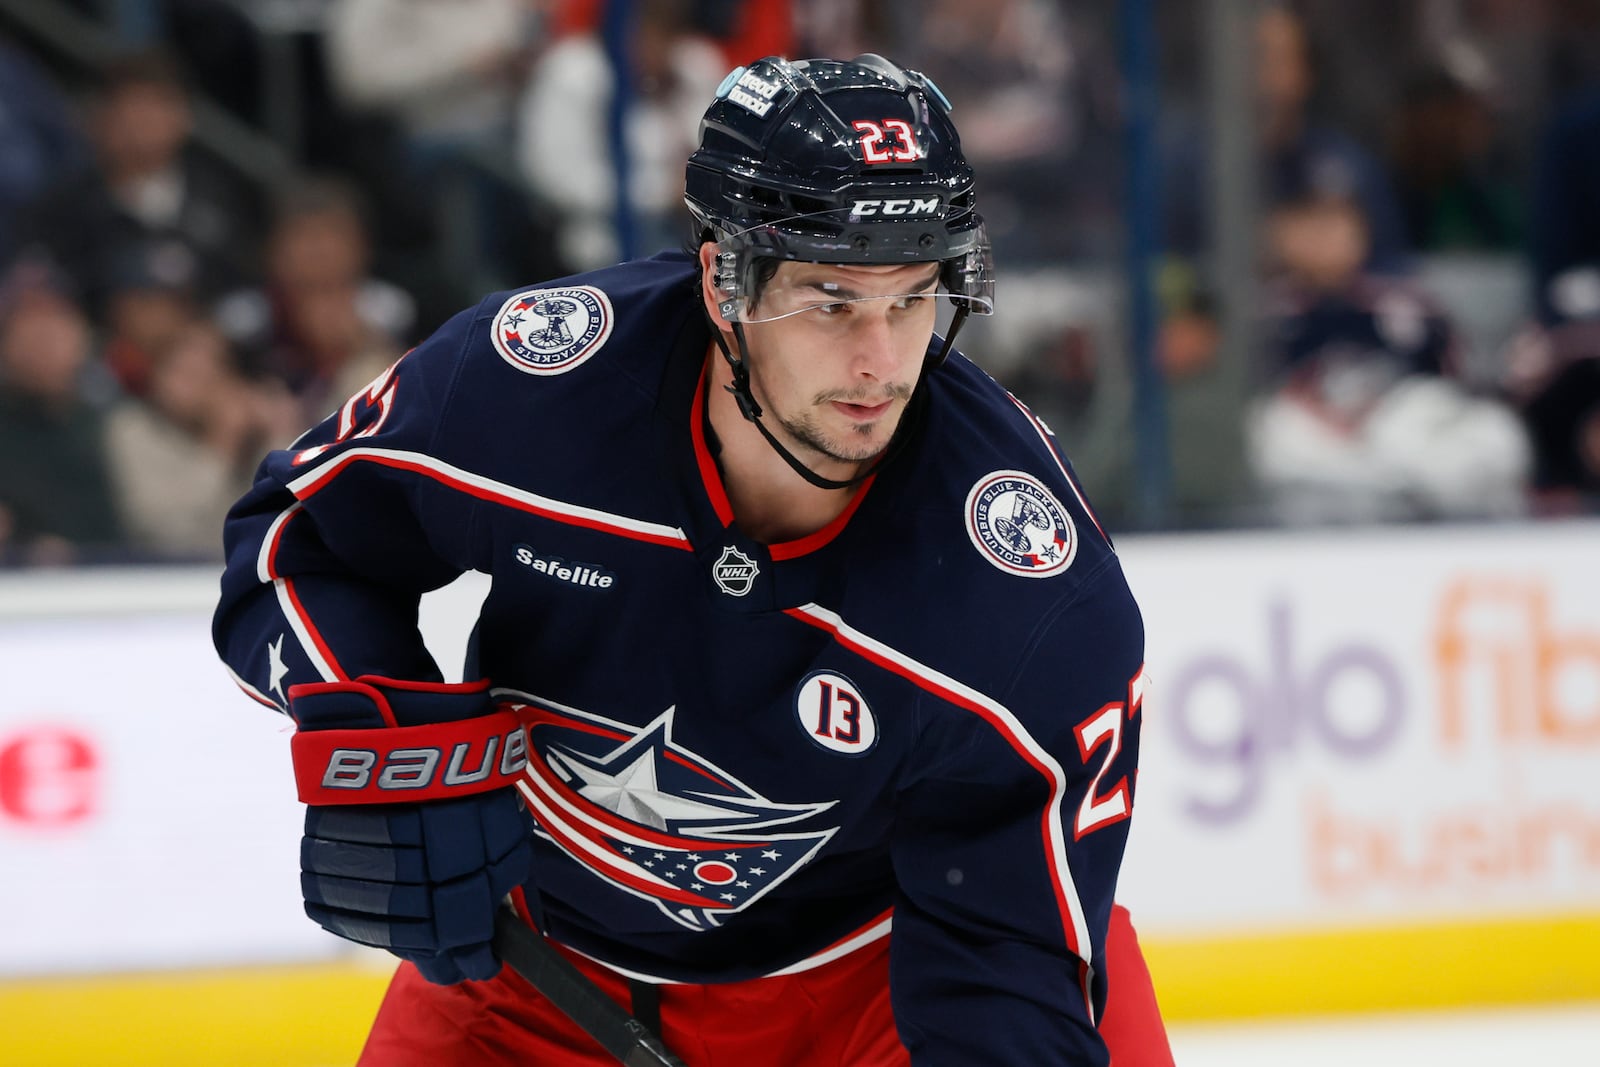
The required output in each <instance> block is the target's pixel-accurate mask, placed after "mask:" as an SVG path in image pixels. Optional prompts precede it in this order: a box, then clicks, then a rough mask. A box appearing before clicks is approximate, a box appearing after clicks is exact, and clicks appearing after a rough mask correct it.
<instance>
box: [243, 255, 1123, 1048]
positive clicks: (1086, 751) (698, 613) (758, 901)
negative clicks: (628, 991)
mask: <svg viewBox="0 0 1600 1067" xmlns="http://www.w3.org/2000/svg"><path fill="white" fill-rule="evenodd" d="M696 269H697V265H696V263H695V261H694V260H692V259H691V258H689V257H687V256H683V255H678V254H670V255H663V256H660V257H657V258H656V259H652V260H647V261H641V262H636V263H629V264H623V265H621V266H617V267H612V268H608V269H606V270H602V271H598V272H595V273H592V274H589V275H584V276H580V277H576V278H570V279H564V280H560V281H555V282H551V283H549V284H547V285H545V286H543V287H541V288H538V289H534V290H530V291H524V292H518V293H502V294H497V295H495V296H492V297H490V298H488V299H486V300H485V301H484V302H483V303H482V304H480V305H479V306H478V307H477V308H475V309H473V310H470V311H466V312H463V313H462V314H460V315H458V316H456V317H455V318H454V319H452V320H451V321H450V322H448V323H447V324H445V325H444V326H443V327H442V328H441V329H440V330H439V331H438V332H437V333H436V334H434V335H433V336H432V337H431V338H430V339H428V340H427V341H425V342H424V343H423V344H421V345H419V346H418V347H417V348H416V349H414V350H413V351H411V352H410V353H408V354H407V355H406V356H405V357H404V358H403V359H401V360H400V361H399V362H398V363H397V364H396V365H395V366H394V367H393V368H391V369H390V370H389V371H388V372H387V373H385V374H384V375H383V376H381V377H380V378H379V379H378V380H377V381H375V382H374V383H373V384H372V385H371V386H370V387H369V388H368V389H367V390H365V391H364V392H363V393H361V394H358V395H357V396H356V397H354V398H352V399H351V400H350V401H349V402H348V403H347V404H345V405H344V407H343V408H342V409H341V410H339V411H338V412H336V413H334V414H333V415H332V416H330V417H329V418H328V419H327V420H326V421H325V422H324V423H323V424H322V425H320V426H318V427H316V428H315V429H313V430H311V431H310V432H308V433H307V434H306V435H305V436H304V437H303V438H301V440H299V441H297V442H296V443H295V446H294V448H292V449H290V450H285V451H280V452H275V453H273V454H272V455H270V456H269V457H268V458H267V460H266V461H265V463H264V464H263V466H262V468H261V472H260V476H259V479H258V481H257V483H256V485H255V487H254V489H253V490H252V491H251V492H250V493H249V494H248V495H247V496H246V497H245V498H244V499H243V500H241V501H240V502H239V504H238V505H237V506H236V507H235V509H234V511H233V513H232V515H231V516H230V519H229V523H228V529H227V547H228V566H227V571H226V574H225V577H224V579H223V595H222V600H221V603H220V606H219V608H218V611H217V615H216V623H215V637H216V641H217V646H218V649H219V651H220V652H221V654H222V656H223V658H224V659H225V660H226V662H227V663H228V665H229V666H230V668H231V670H232V671H233V673H234V675H235V677H236V678H237V679H238V680H239V682H240V684H241V686H242V687H243V688H245V690H246V691H247V692H249V693H251V694H252V695H253V696H254V697H255V698H256V699H258V700H260V701H261V702H263V703H266V704H270V705H274V706H277V707H279V708H282V707H284V705H285V694H286V693H287V692H288V690H289V687H290V686H292V685H294V684H297V683H300V682H311V681H323V680H336V679H344V678H354V677H356V676H358V675H361V674H380V675H385V676H388V677H398V678H410V679H422V680H437V679H438V678H440V672H439V671H438V669H437V667H436V666H435V664H434V663H433V661H432V659H431V658H430V656H429V654H428V652H427V650H426V649H425V647H424V645H423V642H422V639H421V637H420V635H419V633H418V631H417V628H416V617H417V602H418V598H419V597H420V596H421V594H422V593H424V592H426V591H428V590H431V589H435V588H437V587H439V586H441V585H444V584H446V583H448V582H449V581H451V580H452V579H453V578H455V577H456V576H457V575H459V574H461V573H463V572H465V571H467V570H476V571H481V572H483V573H485V574H488V575H490V576H491V577H492V586H491V589H490V592H489V594H488V596H487V599H486V601H485V602H484V604H483V607H482V611H481V615H480V617H479V619H478V622H477V626H476V630H475V632H474V634H473V637H472V641H471V643H470V651H469V660H470V662H469V663H467V664H466V673H465V676H466V677H467V678H468V679H473V678H479V677H487V678H489V679H490V680H491V683H492V685H493V686H494V690H495V693H496V694H497V696H499V697H500V698H501V699H503V700H505V701H508V702H511V703H513V704H515V705H518V706H520V708H521V711H522V714H523V717H524V721H525V722H526V723H527V724H528V730H527V738H528V750H529V762H528V768H527V771H526V773H525V776H524V778H523V779H522V780H520V781H519V784H518V788H519V789H520V790H521V791H522V793H523V796H524V798H525V799H526V801H527V804H528V807H529V809H530V811H531V812H532V813H533V815H534V817H535V819H536V821H537V823H538V834H537V842H536V858H535V864H534V867H535V873H534V876H533V880H532V881H531V882H530V883H529V885H528V886H527V887H526V889H527V891H528V893H529V894H537V899H538V901H539V904H540V907H541V909H542V913H543V916H544V920H545V922H546V924H547V928H548V932H549V934H550V936H552V937H554V938H555V939H557V940H559V941H561V942H563V943H565V944H567V945H570V946H572V947H573V948H575V949H577V950H578V951H580V952H583V953H586V954H588V955H589V956H591V957H594V958H595V959H598V960H600V961H602V962H604V963H606V964H608V965H610V966H612V967H614V968H616V969H617V970H619V971H622V972H624V973H626V974H629V975H633V976H637V977H643V978H646V979H654V980H662V981H687V982H711V981H726V980H737V979H745V978H751V977H755V976H760V975H769V974H775V973H790V972H795V971H799V970H803V969H806V968H809V967H813V966H817V965H819V964H821V963H823V962H826V961H828V960H831V959H834V958H837V957H838V956H840V955H841V954H843V953H846V952H849V951H851V950H852V949H855V948H858V947H860V946H862V945H864V944H868V943H870V942H871V941H873V940H875V939H877V938H882V937H886V936H890V931H891V929H892V931H893V933H892V940H891V942H890V945H891V973H892V996H893V1004H894V1009H895V1016H896V1021H897V1025H898V1026H899V1028H900V1031H901V1036H902V1039H903V1040H904V1041H905V1042H906V1044H907V1046H908V1047H909V1048H910V1049H911V1050H912V1053H913V1057H914V1058H915V1059H916V1060H917V1062H919V1063H932V1062H939V1063H980V1062H981V1063H985V1064H1018V1065H1022V1064H1027V1065H1029V1067H1033V1065H1037V1064H1099V1063H1103V1062H1104V1059H1105V1050H1104V1047H1103V1045H1102V1043H1101V1042H1100V1039H1099V1037H1098V1034H1097V1033H1096V1031H1095V1028H1094V1025H1093V1019H1094V1018H1095V1015H1096V1013H1097V1012H1098V1010H1099V1007H1100V1006H1101V1005H1103V1003H1104V998H1105V983H1104V977H1103V967H1102V961H1103V956H1102V952H1103V947H1104V945H1103V941H1104V936H1105V931H1106V925H1107V921H1108V915H1109V911H1110V908H1111V901H1112V893H1113V889H1114V887H1115V882H1116V876H1117V870H1118V867H1119V864H1120V862H1121V857H1122V851H1123V846H1124V842H1125V839H1126V834H1127V827H1128V817H1129V815H1130V814H1131V810H1132V802H1133V784H1134V768H1135V765H1136V759H1137V748H1138V732H1139V723H1140V716H1139V714H1138V712H1139V708H1140V703H1141V694H1142V690H1143V677H1144V676H1143V667H1142V654H1143V630H1142V625H1141V621H1140V617H1139V613H1138V609H1137V607H1136V605H1135V603H1134V601H1133V598H1132V597H1131V595H1130V593H1129V590H1128V588H1127V585H1126V583H1125V581H1124V578H1123V575H1122V571H1121V568H1120V566H1119V564H1118V561H1117V557H1116V556H1115V554H1114V553H1113V552H1112V550H1111V548H1110V546H1109V544H1108V542H1107V540H1106V538H1105V536H1104V534H1103V533H1102V532H1101V530H1100V529H1099V527H1098V525H1097V524H1096V521H1095V519H1094V517H1093V515H1092V514H1091V513H1090V511H1089V510H1088V507H1087V505H1086V503H1085V501H1084V499H1083V497H1082V495H1081V493H1080V492H1079V489H1078V487H1077V486H1076V485H1075V483H1074V480H1073V477H1072V475H1071V473H1070V471H1069V468H1068V466H1067V465H1066V463H1065V461H1064V460H1063V458H1062V457H1061V455H1060V454H1059V453H1058V452H1057V450H1056V446H1055V442H1054V439H1053V438H1052V437H1051V436H1050V435H1049V433H1048V431H1047V430H1046V428H1045V427H1044V426H1043V425H1042V424H1041V423H1040V422H1039V421H1038V420H1036V419H1035V418H1033V417H1032V415H1031V414H1030V413H1029V412H1028V411H1027V410H1026V409H1025V408H1024V407H1023V406H1022V405H1020V404H1019V403H1017V402H1016V401H1015V400H1014V399H1013V398H1012V397H1010V396H1009V395H1008V394H1007V393H1006V392H1005V391H1004V390H1003V389H1002V388H1000V387H999V386H998V385H996V384H995V383H994V382H993V381H992V380H991V379H990V378H988V376H986V375H985V374H984V373H983V372H982V371H980V370H978V369H977V368H976V367H975V366H974V365H973V364H971V363H970V362H968V361H967V360H966V359H965V358H964V357H961V356H960V355H953V356H952V357H951V359H950V360H949V361H948V362H947V363H946V365H944V366H943V367H941V368H940V369H939V370H937V371H936V372H934V373H932V374H930V375H929V376H928V377H927V380H926V382H925V386H924V387H925V388H926V390H927V391H928V402H927V403H926V405H925V406H924V408H923V410H922V412H921V415H920V418H919V420H918V422H917V424H916V426H915V427H914V430H913V431H912V433H911V434H910V437H909V440H908V441H907V443H906V445H905V447H904V449H903V450H902V451H900V452H899V453H898V454H896V455H895V457H894V458H893V459H892V460H891V461H890V462H889V463H887V464H886V465H885V466H884V467H883V468H882V469H881V470H880V471H879V472H878V473H876V474H875V475H874V476H873V477H872V478H871V480H870V481H869V482H868V483H866V484H865V485H863V487H862V488H861V489H860V490H859V491H858V492H857V494H856V496H855V497H854V499H853V500H852V502H851V504H850V506H849V508H848V509H847V510H846V512H845V513H844V514H843V515H841V516H840V517H839V518H838V519H837V520H836V521H835V522H833V523H831V524H830V525H829V526H828V527H827V528H825V529H822V530H820V531H818V532H816V533H815V534H813V535H811V536H808V537H805V538H803V539H801V540H797V541H793V542H788V543H783V544H771V545H768V544H759V543H756V542H754V541H752V540H750V539H749V538H747V537H745V536H744V535H743V534H742V533H741V532H740V530H739V527H738V525H737V524H736V523H735V522H734V518H733V515H732V511H731V508H730V506H729V503H728V498H727V496H726V494H725V492H724V490H723V488H722V484H721V482H720V479H719V475H718V471H717V465H716V462H715V460H714V458H713V453H712V449H711V447H709V446H708V441H707V435H706V432H705V421H704V414H703V405H704V403H705V378H704V374H705V368H706V363H707V353H708V346H709V344H710V334H709V330H708V326H707V324H706V322H705V319H704V315H703V312H702V310H701V307H700V304H699V298H698V295H697V288H696V285H697V278H696ZM935 343H936V344H937V343H938V341H937V339H936V340H935Z"/></svg>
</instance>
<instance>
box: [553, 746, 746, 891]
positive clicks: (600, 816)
mask: <svg viewBox="0 0 1600 1067" xmlns="http://www.w3.org/2000/svg"><path fill="white" fill-rule="evenodd" d="M528 776H529V777H530V778H537V779H538V781H539V784H540V785H542V786H544V787H545V789H546V790H547V791H548V792H551V793H554V794H555V795H556V796H557V797H558V798H559V799H561V800H565V801H566V802H567V803H568V804H569V805H571V806H572V807H575V808H577V809H579V810H580V811H582V812H583V813H584V814H585V815H587V816H588V817H589V818H591V819H593V820H594V821H595V822H598V823H600V824H601V825H602V826H604V827H606V828H607V829H608V830H609V831H611V832H612V833H613V835H614V836H618V837H634V838H638V839H639V840H640V841H648V842H649V843H650V844H652V845H655V846H657V847H659V848H673V849H686V850H693V849H695V848H697V847H704V846H705V844H706V842H705V840H704V839H701V838H689V837H676V836H674V835H672V834H668V833H664V832H662V831H660V830H656V829H654V828H652V827H649V826H644V825H641V824H639V823H636V822H629V821H628V820H627V819H624V818H622V817H621V816H618V815H614V814H612V813H611V812H610V811H607V810H606V809H605V808H602V807H600V806H599V805H596V804H593V803H591V802H589V801H587V800H584V799H583V798H582V797H580V796H579V795H578V794H577V793H576V792H574V791H573V789H572V787H571V786H569V785H567V783H565V782H563V781H561V780H560V779H559V778H557V777H556V775H555V772H554V771H552V770H551V769H550V767H549V765H548V764H547V763H545V761H544V760H543V759H540V758H538V754H537V753H529V754H528ZM738 844H739V845H741V846H743V847H745V848H771V847H772V842H770V841H747V840H743V839H741V840H740V841H739V842H738ZM707 906H708V907H714V906H715V904H711V905H707Z"/></svg>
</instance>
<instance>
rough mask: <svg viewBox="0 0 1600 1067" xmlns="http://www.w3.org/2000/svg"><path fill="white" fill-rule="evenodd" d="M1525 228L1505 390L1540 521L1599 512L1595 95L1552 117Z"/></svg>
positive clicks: (1598, 114)
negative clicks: (1528, 441)
mask: <svg viewBox="0 0 1600 1067" xmlns="http://www.w3.org/2000/svg"><path fill="white" fill-rule="evenodd" d="M1535 178H1536V181H1535V185H1534V196H1533V201H1532V206H1531V210H1532V222H1531V226H1530V229H1531V237H1532V240H1531V242H1530V244H1531V259H1532V272H1533V284H1534V300H1535V312H1536V316H1535V317H1536V321H1535V322H1534V323H1533V324H1532V325H1531V327H1530V328H1529V329H1528V330H1527V331H1525V332H1524V334H1523V335H1522V336H1521V337H1520V338H1518V339H1517V341H1516V342H1515V343H1514V344H1513V345H1512V347H1511V349H1510V352H1509V366H1508V368H1507V371H1508V381H1509V385H1510V387H1511V389H1512V390H1513V392H1514V395H1515V396H1516V397H1517V399H1518V401H1519V402H1520V404H1521V406H1522V411H1523V415H1524V418H1525V419H1526V420H1527V423H1528V429H1529V433H1530V434H1531V435H1532V438H1533V443H1534V454H1535V473H1534V488H1535V491H1536V493H1537V498H1536V504H1537V506H1538V507H1539V509H1540V510H1541V511H1544V512H1554V513H1562V512H1571V511H1576V510H1580V509H1581V510H1589V511H1594V510H1600V495H1597V494H1600V198H1597V196H1596V190H1597V189H1600V89H1590V90H1586V91H1583V92H1579V93H1577V94H1575V95H1573V96H1572V97H1570V98H1569V99H1567V100H1566V101H1565V102H1564V103H1563V104H1562V105H1561V106H1560V107H1559V108H1557V110H1556V112H1555V114H1554V116H1553V117H1552V119H1551V121H1550V123H1549V125H1548V127H1547V128H1546V130H1545V131H1544V132H1543V135H1542V137H1541V139H1540V144H1539V162H1538V170H1537V173H1536V175H1535Z"/></svg>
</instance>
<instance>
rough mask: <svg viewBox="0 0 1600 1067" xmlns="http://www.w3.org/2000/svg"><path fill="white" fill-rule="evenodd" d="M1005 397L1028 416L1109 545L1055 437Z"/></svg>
mask: <svg viewBox="0 0 1600 1067" xmlns="http://www.w3.org/2000/svg"><path fill="white" fill-rule="evenodd" d="M1006 395H1007V396H1008V397H1011V402H1012V403H1013V404H1015V405H1017V407H1019V408H1021V409H1022V413H1023V414H1024V415H1026V416H1028V421H1029V422H1030V423H1032V425H1033V432H1034V433H1036V434H1038V435H1039V437H1040V439H1041V440H1043V441H1044V443H1045V446H1046V447H1047V448H1049V449H1050V456H1051V458H1052V459H1054V460H1055V461H1056V467H1057V468H1059V469H1060V471H1061V476H1062V477H1063V478H1065V479H1066V480H1067V484H1068V485H1070V486H1072V493H1073V495H1074V496H1076V497H1077V498H1078V506H1079V507H1081V508H1082V509H1083V513H1084V514H1085V515H1087V516H1089V521H1090V522H1092V523H1094V528H1095V529H1096V530H1099V531H1100V537H1101V539H1102V540H1104V541H1105V542H1106V543H1107V544H1110V543H1111V538H1109V537H1107V536H1106V531H1105V528H1104V527H1102V526H1101V525H1100V518H1099V516H1097V515H1095V513H1094V508H1091V507H1090V506H1089V498H1088V497H1086V496H1084V495H1083V487H1082V486H1080V485H1079V484H1078V479H1076V478H1074V477H1073V476H1072V470H1071V468H1069V467H1068V466H1067V459H1066V457H1065V456H1064V455H1062V454H1061V446H1060V445H1059V444H1057V443H1056V438H1055V435H1054V434H1052V433H1051V432H1050V430H1049V428H1048V427H1047V426H1045V424H1044V420H1043V419H1041V418H1039V416H1037V415H1035V414H1034V413H1033V412H1032V411H1031V410H1030V409H1029V408H1028V405H1026V404H1024V403H1023V402H1022V401H1020V400H1018V399H1017V398H1016V397H1014V396H1011V394H1010V393H1007V394H1006Z"/></svg>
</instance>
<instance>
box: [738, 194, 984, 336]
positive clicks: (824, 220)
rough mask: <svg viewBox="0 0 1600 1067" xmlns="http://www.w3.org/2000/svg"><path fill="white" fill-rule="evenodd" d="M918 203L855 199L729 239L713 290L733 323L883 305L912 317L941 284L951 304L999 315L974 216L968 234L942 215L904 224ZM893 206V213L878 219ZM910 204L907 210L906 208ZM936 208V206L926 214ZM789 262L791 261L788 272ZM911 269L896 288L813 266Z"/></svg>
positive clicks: (981, 230) (901, 273)
mask: <svg viewBox="0 0 1600 1067" xmlns="http://www.w3.org/2000/svg"><path fill="white" fill-rule="evenodd" d="M926 203H927V201H918V200H916V199H915V198H910V197H908V198H905V199H904V200H884V201H860V200H858V201H856V202H855V204H854V205H853V206H852V207H851V208H848V209H840V210H836V211H826V212H817V213H814V214H810V215H796V216H791V217H790V218H786V219H783V220H780V221H777V222H771V223H763V224H761V225H757V226H752V227H750V228H749V229H747V230H743V231H741V232H739V233H736V234H732V235H730V236H727V237H724V238H723V239H722V240H721V241H719V242H718V243H717V285H718V288H719V290H720V292H721V293H722V300H721V302H720V307H721V311H722V314H723V316H724V317H725V318H727V319H729V320H730V321H733V320H736V321H740V322H772V321H774V320H777V319H784V318H789V317H791V316H795V315H809V316H816V317H832V316H837V315H840V314H845V313H849V312H852V311H867V310H872V309H873V308H880V307H881V308H885V309H887V310H889V311H891V312H901V313H903V312H905V311H910V310H915V309H916V308H918V307H919V306H921V305H922V304H924V303H925V302H932V301H934V300H935V299H936V298H937V296H938V294H939V290H940V288H941V287H943V288H944V290H945V291H946V295H947V296H948V297H949V299H950V300H951V302H952V303H955V304H958V305H960V304H966V305H968V310H969V311H971V312H972V313H974V314H978V315H988V314H991V313H992V312H993V311H994V270H993V261H992V257H991V253H990V249H989V239H988V234H987V232H986V231H985V229H984V226H983V223H982V222H981V221H980V220H978V219H977V218H976V217H975V216H973V217H972V224H971V225H970V226H969V227H968V228H966V229H958V230H953V229H951V228H950V227H949V226H948V225H947V223H946V222H945V220H944V219H943V218H942V217H935V216H932V215H931V214H930V215H929V217H927V218H922V219H917V218H900V217H897V216H896V215H895V214H893V212H895V211H901V212H905V211H910V210H911V208H912V207H913V206H915V205H918V204H926ZM884 204H887V205H889V206H890V207H889V210H890V212H891V213H890V214H887V215H885V216H884V217H882V218H874V217H873V215H874V213H876V212H878V211H882V210H884V209H883V208H882V206H881V205H884ZM902 205H905V206H902ZM924 210H925V211H930V212H931V211H932V210H933V209H932V208H931V207H929V208H924ZM785 262H788V263H792V264H794V265H793V266H792V267H790V268H789V269H783V264H784V263H785ZM819 264H820V265H824V267H825V266H827V265H835V266H887V267H912V266H914V265H916V264H927V270H926V271H915V270H902V271H896V272H895V274H894V281H895V284H892V285H890V286H889V288H888V290H886V289H885V288H884V286H882V285H879V284H876V283H875V280H874V279H873V278H871V277H870V276H867V275H856V276H855V277H846V276H842V275H841V273H840V272H838V271H828V270H826V269H817V268H816V267H815V265H819Z"/></svg>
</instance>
